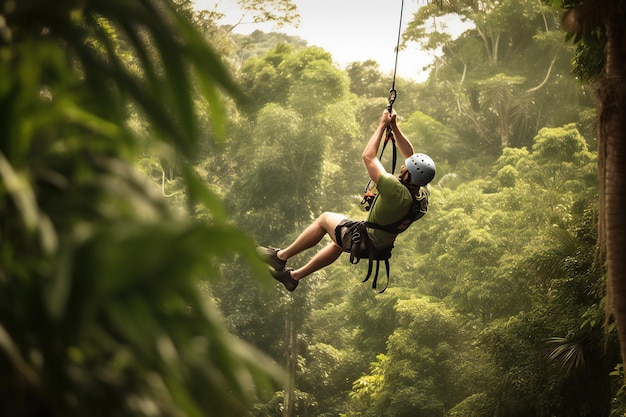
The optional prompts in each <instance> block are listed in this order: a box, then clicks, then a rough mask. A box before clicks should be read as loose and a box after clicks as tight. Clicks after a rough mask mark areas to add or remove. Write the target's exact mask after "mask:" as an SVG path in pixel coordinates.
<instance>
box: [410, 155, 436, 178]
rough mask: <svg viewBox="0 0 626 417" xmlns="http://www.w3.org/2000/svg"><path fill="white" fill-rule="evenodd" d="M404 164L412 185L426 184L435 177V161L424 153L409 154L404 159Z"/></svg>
mask: <svg viewBox="0 0 626 417" xmlns="http://www.w3.org/2000/svg"><path fill="white" fill-rule="evenodd" d="M404 165H406V168H407V170H408V171H409V174H411V182H412V183H413V184H414V185H420V186H421V185H426V184H428V183H429V182H431V181H432V179H433V178H435V163H434V162H433V160H432V159H431V158H430V156H428V155H426V154H423V153H416V154H414V155H411V156H410V157H408V158H407V159H406V160H405V161H404Z"/></svg>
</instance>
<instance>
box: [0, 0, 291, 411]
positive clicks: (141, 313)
mask: <svg viewBox="0 0 626 417" xmlns="http://www.w3.org/2000/svg"><path fill="white" fill-rule="evenodd" d="M1 6H2V7H0V9H1V10H3V12H2V13H3V14H2V15H1V16H0V20H2V21H3V32H2V36H1V37H0V114H2V116H0V117H2V133H1V134H0V212H1V213H2V215H1V217H2V219H3V221H2V222H1V225H0V239H1V241H2V245H1V249H0V287H1V291H0V294H1V295H0V367H1V369H2V372H1V375H2V376H1V377H0V392H2V394H1V395H0V410H1V411H0V413H1V414H3V415H12V416H26V415H59V416H61V415H62V416H81V415H92V416H98V415H102V416H109V415H116V416H126V415H128V416H130V415H133V416H137V415H183V414H184V415H189V416H192V415H220V416H223V415H232V414H233V413H234V414H238V415H240V414H241V413H243V412H245V410H246V408H247V406H246V403H247V402H248V401H250V400H251V399H252V398H254V397H255V396H256V395H257V394H258V393H260V392H262V391H264V390H266V389H267V388H269V387H270V385H271V383H270V377H269V375H273V377H272V378H275V377H276V378H277V377H278V376H279V375H280V372H278V371H277V370H276V369H275V368H274V366H273V365H272V364H271V363H270V362H267V361H266V360H264V358H265V357H264V356H263V355H261V354H259V353H258V352H257V351H256V350H255V349H253V348H251V347H250V346H247V345H244V344H243V343H241V342H240V341H238V340H236V339H234V338H233V337H232V336H230V335H228V334H227V333H226V332H225V331H224V326H223V324H222V322H221V319H220V316H219V314H218V313H217V311H216V310H215V309H214V308H212V307H211V306H210V304H209V303H207V299H206V298H205V297H204V296H203V294H202V293H201V292H200V289H199V280H200V279H215V270H216V269H215V266H216V262H217V259H218V258H223V257H230V256H232V254H233V253H239V254H241V255H242V256H243V257H244V258H246V259H248V260H249V261H250V266H251V267H252V271H253V272H254V273H259V272H263V268H262V266H261V265H260V263H259V261H257V260H256V256H255V252H254V244H253V242H252V241H251V240H250V239H249V238H247V237H246V236H244V235H243V234H242V233H241V232H240V231H239V229H236V228H234V227H232V226H231V225H229V224H228V222H227V219H226V215H225V210H224V208H223V207H222V204H221V202H220V201H219V199H218V198H217V197H216V196H215V195H214V194H213V193H212V192H210V191H209V190H208V189H207V188H206V187H205V185H204V184H203V183H202V181H201V180H200V179H199V178H198V175H197V173H196V172H195V171H194V170H193V169H192V167H191V166H189V165H188V164H186V163H185V162H183V160H182V158H181V156H188V157H189V156H192V155H193V153H194V152H195V149H196V147H197V143H198V142H197V138H198V134H197V132H198V130H197V115H198V113H199V112H200V111H202V112H204V111H205V110H204V109H206V108H208V109H210V114H211V117H212V119H211V120H212V122H211V124H212V126H213V129H214V132H215V134H216V136H217V137H220V136H224V112H223V109H224V104H223V101H222V98H221V97H220V96H219V93H218V91H220V90H221V91H226V92H228V93H229V94H231V95H233V96H237V95H238V89H237V88H236V87H235V86H234V83H233V82H232V81H231V79H230V77H229V76H228V75H227V73H226V71H225V69H224V68H223V66H222V65H221V63H220V60H219V59H218V57H217V56H216V55H215V53H214V52H213V51H212V49H211V48H210V47H209V46H208V45H207V44H206V42H205V41H204V39H203V38H202V36H201V35H200V34H199V32H198V31H197V30H196V29H195V27H194V26H193V25H192V24H191V23H190V21H189V20H187V18H185V17H183V14H180V13H178V12H177V10H176V7H175V5H174V4H172V3H170V2H151V1H121V2H120V1H113V2H95V1H86V2H82V3H80V4H76V3H75V2H61V3H58V2H57V3H55V4H54V6H51V5H50V4H48V3H47V2H44V1H34V2H20V3H14V2H1ZM196 91H197V92H201V93H202V96H201V98H200V99H198V100H197V101H196V99H195V98H194V95H193V94H192V93H194V92H196ZM200 107H202V108H203V110H200ZM134 112H137V113H138V114H140V115H141V116H140V117H141V120H145V121H146V122H147V123H149V124H150V125H151V129H150V130H149V133H150V134H151V135H152V137H154V138H158V139H160V140H161V141H162V142H163V144H164V146H165V147H167V148H168V149H171V150H175V152H171V153H169V154H168V156H169V157H170V160H169V162H170V164H171V166H174V167H175V170H177V171H178V172H179V173H180V175H181V177H182V179H183V183H184V189H185V191H186V197H187V200H186V201H187V202H188V204H189V206H190V207H192V208H193V207H195V206H196V205H202V206H203V207H204V210H206V211H207V212H208V213H210V219H211V221H210V222H206V221H192V220H191V219H186V220H185V219H181V218H180V217H178V216H175V215H173V214H172V213H171V212H170V211H169V209H168V207H167V205H166V204H165V202H164V200H163V199H162V197H161V196H158V195H155V194H154V192H153V191H152V190H153V189H154V187H152V186H151V185H149V183H148V182H147V181H146V178H145V177H143V176H142V175H140V174H138V172H137V171H136V169H135V167H134V166H133V164H134V162H135V158H136V156H137V149H138V148H139V143H140V142H141V139H140V138H139V137H138V135H136V134H135V130H134V129H133V128H131V126H130V121H129V120H130V119H129V113H131V114H134ZM151 143H152V144H156V143H157V142H155V141H154V140H153V141H151ZM155 148H158V146H156V145H155Z"/></svg>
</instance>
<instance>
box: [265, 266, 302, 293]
mask: <svg viewBox="0 0 626 417" xmlns="http://www.w3.org/2000/svg"><path fill="white" fill-rule="evenodd" d="M291 271H293V268H287V269H283V270H282V271H274V270H270V274H272V276H273V277H274V279H276V280H277V281H280V282H282V283H283V285H284V286H285V288H287V290H289V291H293V290H295V289H296V287H297V286H298V281H297V280H295V279H293V278H291Z"/></svg>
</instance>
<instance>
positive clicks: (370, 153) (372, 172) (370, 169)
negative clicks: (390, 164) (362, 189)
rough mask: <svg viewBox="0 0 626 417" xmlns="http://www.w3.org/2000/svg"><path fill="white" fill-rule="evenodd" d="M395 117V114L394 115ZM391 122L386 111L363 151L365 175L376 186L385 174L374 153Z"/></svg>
mask: <svg viewBox="0 0 626 417" xmlns="http://www.w3.org/2000/svg"><path fill="white" fill-rule="evenodd" d="M394 115H395V114H394ZM391 121H392V116H391V115H390V114H389V112H388V111H387V110H385V111H384V112H383V116H382V117H381V119H380V123H379V124H378V127H377V128H376V130H375V131H374V133H373V134H372V137H371V138H370V140H369V141H368V142H367V145H365V149H364V150H363V155H361V156H362V158H363V163H364V164H365V168H366V169H367V173H368V174H369V176H370V178H371V179H372V181H374V182H375V183H376V184H378V181H379V180H380V177H381V176H382V175H383V174H384V173H386V172H387V171H385V168H384V167H383V164H382V163H381V162H380V161H379V160H378V157H377V156H376V153H377V152H378V146H379V145H380V139H381V138H382V136H383V133H384V132H385V129H386V128H387V126H389V124H390V123H391Z"/></svg>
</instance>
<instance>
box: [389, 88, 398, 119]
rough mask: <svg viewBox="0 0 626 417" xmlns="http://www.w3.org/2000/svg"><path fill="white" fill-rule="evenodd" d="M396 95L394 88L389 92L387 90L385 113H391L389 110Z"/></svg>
mask: <svg viewBox="0 0 626 417" xmlns="http://www.w3.org/2000/svg"><path fill="white" fill-rule="evenodd" d="M396 94H397V91H396V89H395V88H392V89H391V90H389V98H388V102H389V104H387V111H388V112H389V113H391V108H392V107H393V103H394V101H396Z"/></svg>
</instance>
